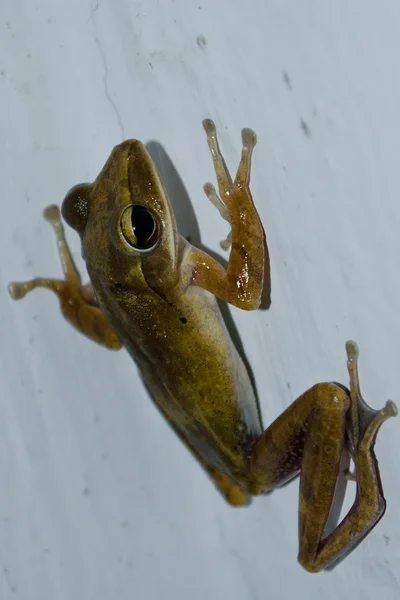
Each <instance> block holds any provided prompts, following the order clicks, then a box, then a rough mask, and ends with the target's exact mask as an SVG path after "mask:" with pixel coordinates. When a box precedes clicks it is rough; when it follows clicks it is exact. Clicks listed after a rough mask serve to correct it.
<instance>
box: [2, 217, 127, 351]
mask: <svg viewBox="0 0 400 600" xmlns="http://www.w3.org/2000/svg"><path fill="white" fill-rule="evenodd" d="M43 216H44V218H45V219H46V221H48V222H49V223H50V225H51V226H52V228H53V230H54V232H55V234H56V239H57V247H58V252H59V255H60V259H61V265H62V269H63V272H64V277H65V279H48V278H43V277H41V278H39V277H38V278H35V279H32V280H30V281H13V282H12V283H10V284H9V286H8V290H9V293H10V296H11V297H12V298H13V299H14V300H19V299H20V298H23V297H24V296H25V295H26V294H27V293H28V292H30V291H31V290H33V289H35V288H40V287H42V288H47V289H49V290H52V291H53V292H54V293H55V294H57V296H58V298H59V300H60V305H61V312H62V313H63V315H64V317H65V318H66V319H67V321H69V322H70V323H71V324H72V325H73V326H74V327H76V329H78V330H79V331H81V332H82V333H83V334H84V335H86V336H88V337H90V338H91V339H92V340H93V341H95V342H97V343H99V344H102V345H104V346H107V347H108V348H110V349H113V350H118V349H119V348H121V343H120V341H119V339H118V336H117V334H116V333H115V331H114V330H113V329H112V327H111V326H110V325H109V324H108V323H107V321H106V320H105V318H104V315H103V313H102V312H101V310H100V308H99V306H98V304H97V301H96V297H95V294H94V291H93V288H92V286H91V284H87V285H84V286H82V285H81V278H80V275H79V272H78V270H77V268H76V266H75V264H74V261H73V258H72V256H71V253H70V250H69V248H68V244H67V241H66V239H65V235H64V229H63V226H62V222H61V217H60V210H59V208H58V206H48V207H47V208H46V209H45V210H44V213H43Z"/></svg>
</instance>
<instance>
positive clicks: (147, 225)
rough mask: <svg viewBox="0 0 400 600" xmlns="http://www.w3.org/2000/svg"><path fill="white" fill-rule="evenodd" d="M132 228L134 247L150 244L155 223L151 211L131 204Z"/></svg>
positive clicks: (141, 247)
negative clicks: (134, 238) (134, 239)
mask: <svg viewBox="0 0 400 600" xmlns="http://www.w3.org/2000/svg"><path fill="white" fill-rule="evenodd" d="M131 222H132V229H133V232H134V234H135V237H136V247H137V248H139V249H145V248H148V247H149V246H151V245H152V236H153V233H154V228H155V223H154V219H153V217H152V215H151V213H150V212H149V211H148V210H147V208H145V207H144V206H140V205H137V206H132V213H131Z"/></svg>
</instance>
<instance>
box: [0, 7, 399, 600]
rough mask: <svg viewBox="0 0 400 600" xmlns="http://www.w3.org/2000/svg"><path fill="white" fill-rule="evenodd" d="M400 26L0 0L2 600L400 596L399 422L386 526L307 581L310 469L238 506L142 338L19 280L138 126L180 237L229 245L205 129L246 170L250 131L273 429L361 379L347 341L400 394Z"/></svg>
mask: <svg viewBox="0 0 400 600" xmlns="http://www.w3.org/2000/svg"><path fill="white" fill-rule="evenodd" d="M322 4H323V6H322ZM399 26H400V5H399V3H398V2H396V1H395V0H382V1H381V2H379V3H374V2H365V1H362V0H353V2H351V3H349V2H346V1H345V0H336V1H335V2H334V1H330V0H328V1H326V2H324V3H321V2H319V1H317V0H303V2H298V1H294V0H283V1H282V0H279V1H278V0H253V2H247V3H245V2H240V1H238V0H235V1H234V0H230V1H228V0H220V1H219V2H215V1H211V0H198V1H196V2H194V1H192V0H175V1H174V0H163V1H155V0H153V1H147V2H144V1H143V2H133V1H132V0H117V1H116V0H97V1H96V0H69V1H68V2H61V1H60V0H58V2H54V1H50V0H41V2H31V1H28V0H19V1H18V0H14V1H11V0H4V1H3V2H2V19H1V24H0V29H1V35H0V86H1V93H0V103H1V115H2V116H1V118H0V151H1V161H0V179H1V207H2V210H1V218H0V247H1V256H2V268H1V274H0V277H1V286H0V303H1V308H0V322H1V331H2V336H1V340H2V342H1V344H2V349H1V365H2V374H1V378H0V382H1V383H0V386H1V392H0V489H1V490H2V493H1V501H0V540H1V543H0V597H1V598H2V599H3V600H7V599H8V598H17V597H20V598H23V599H24V600H33V599H38V598H41V599H43V600H50V599H52V600H71V599H80V598H85V599H86V600H91V599H96V600H110V599H111V598H118V599H119V600H128V599H131V598H137V599H146V600H153V599H154V600H155V599H156V598H164V599H176V600H178V599H179V600H180V599H185V600H186V599H187V598H190V600H204V598H208V599H210V600H211V599H213V600H219V599H222V598H229V599H230V600H250V599H252V600H253V599H254V600H258V599H260V600H261V599H264V598H271V599H273V600H280V599H287V598H291V597H298V598H308V599H309V600H311V599H314V598H324V599H326V600H337V598H353V599H358V598H360V599H361V598H362V599H363V600H367V599H370V598H371V599H372V598H377V597H378V598H385V600H391V599H394V598H399V596H400V583H399V579H398V573H399V559H400V537H399V536H400V512H399V510H398V506H399V494H400V471H399V466H398V453H399V448H400V442H399V435H398V428H399V425H400V421H399V420H395V419H392V420H391V421H390V422H388V423H387V424H385V426H384V427H383V429H382V430H381V433H380V435H379V438H378V441H377V445H376V452H377V456H378V458H379V460H380V468H381V476H382V481H383V486H384V489H385V495H386V498H387V500H388V510H387V513H386V515H385V517H384V519H383V520H382V521H381V523H380V524H379V526H378V527H377V528H376V529H375V530H374V531H373V532H372V533H371V535H370V536H369V537H368V538H367V540H366V541H365V542H364V543H363V544H361V545H360V546H359V547H358V548H357V550H356V551H355V552H354V553H352V554H351V555H350V556H349V557H348V558H347V559H346V560H345V561H344V562H342V563H341V564H340V565H339V566H338V567H337V568H336V569H335V570H333V571H331V572H326V573H322V574H320V575H316V576H314V575H309V574H307V573H306V572H305V571H304V570H302V568H301V567H300V566H299V565H298V563H297V562H296V556H297V543H298V540H297V503H298V480H297V481H295V482H293V483H292V484H291V485H289V486H287V487H285V488H284V489H282V490H278V491H276V492H274V493H273V494H271V495H270V496H268V497H261V498H258V499H256V500H254V501H253V503H252V505H251V507H250V508H246V509H241V510H239V509H233V508H230V507H229V506H228V505H226V504H225V503H224V501H223V500H222V498H221V497H220V496H219V495H218V493H217V492H216V490H215V489H214V487H213V486H212V485H211V484H210V482H209V480H208V479H207V477H206V475H205V474H204V473H203V472H202V470H201V469H200V468H199V467H198V466H197V465H196V463H195V462H194V460H193V458H192V457H191V456H190V455H189V454H188V452H187V451H186V450H185V449H184V448H183V446H182V445H181V443H180V442H179V440H178V439H176V437H175V436H174V435H173V434H172V433H171V431H170V430H169V428H168V426H167V425H166V423H165V422H164V421H163V420H162V418H161V416H160V415H159V414H158V412H157V410H156V409H155V408H154V406H153V405H152V403H151V401H150V400H149V397H148V394H147V392H146V390H145V389H144V387H143V385H142V383H141V381H140V379H139V376H138V374H137V371H136V367H135V366H134V365H133V364H132V362H131V360H130V358H129V357H128V355H127V353H126V352H125V351H122V352H119V353H111V352H108V351H106V350H104V349H102V348H100V347H98V346H96V345H94V344H92V343H91V342H90V341H89V340H87V339H85V338H84V337H83V336H80V335H78V334H77V333H76V332H75V331H74V330H73V329H72V328H70V327H69V326H68V325H67V324H66V323H65V321H64V320H63V319H62V317H61V316H60V314H59V309H58V303H57V300H56V298H55V297H54V295H52V294H50V293H49V292H47V291H45V290H39V291H36V292H35V293H32V294H31V295H29V296H28V297H27V298H26V299H25V300H23V301H21V302H19V303H14V302H12V301H11V299H10V298H9V296H8V293H7V284H8V282H9V281H10V280H13V279H24V278H25V279H27V278H31V277H33V276H36V275H45V276H49V277H51V276H54V277H58V276H60V272H61V270H60V265H59V261H58V257H57V254H56V247H55V242H54V238H53V234H52V231H51V230H50V228H49V226H48V224H47V223H46V222H45V221H44V220H43V218H42V216H41V213H42V210H43V208H44V207H45V206H46V205H48V204H51V203H60V202H61V201H62V198H63V197H64V194H65V193H66V191H67V190H68V189H69V188H70V187H71V186H72V185H74V184H75V183H78V182H81V181H91V180H93V179H94V178H95V177H96V175H97V174H98V172H99V170H100V169H101V167H102V165H103V164H104V161H105V160H106V158H107V157H108V155H109V152H110V150H111V148H112V147H113V146H114V145H115V144H116V143H119V142H120V141H121V140H122V139H124V138H128V137H135V138H138V139H141V140H143V141H144V142H146V143H149V142H150V144H149V147H150V149H152V152H153V155H154V156H155V157H158V163H159V165H160V168H161V171H163V172H164V175H165V177H166V183H167V186H168V189H169V190H170V191H171V195H173V196H174V198H173V199H174V202H175V203H177V204H179V209H178V210H177V212H178V221H179V222H180V225H181V231H182V233H183V234H186V235H188V234H193V231H194V230H195V229H196V226H197V225H198V227H199V229H200V231H201V240H202V243H204V244H205V245H206V246H208V247H209V248H211V249H212V250H214V251H216V252H219V253H222V251H221V250H220V248H219V240H220V239H221V238H223V237H224V236H225V235H226V233H227V225H226V223H224V222H223V221H222V220H221V219H220V218H219V215H218V214H217V213H216V210H215V208H214V207H213V206H212V205H211V204H210V203H209V202H208V200H207V198H206V197H205V196H204V193H203V190H202V185H203V183H204V182H205V181H208V180H210V179H211V180H212V181H214V174H213V169H212V164H211V160H210V156H209V153H208V149H207V144H206V141H205V136H204V132H203V130H202V127H201V121H202V119H203V118H205V117H212V118H213V119H214V120H215V121H216V123H217V127H218V128H219V132H220V139H221V146H222V148H223V151H224V153H225V155H226V159H227V162H228V164H229V165H230V167H231V168H232V169H235V166H236V164H237V161H238V157H239V152H240V129H241V128H242V127H243V126H249V127H253V128H254V129H255V131H256V132H257V135H258V140H259V143H258V145H257V147H256V151H255V156H254V168H253V173H252V190H253V195H254V198H255V202H256V205H257V207H258V210H259V212H260V215H261V218H262V221H263V223H264V225H265V229H266V233H267V239H268V244H269V250H270V255H271V279H272V305H271V308H270V310H269V311H256V312H254V313H246V312H241V311H239V310H237V309H231V315H232V317H233V318H234V320H235V323H236V325H237V328H238V330H239V333H240V337H241V340H242V343H243V345H244V348H245V352H246V354H247V357H248V359H249V361H250V363H251V365H252V368H253V370H254V375H255V379H256V384H257V389H258V392H259V395H260V400H261V408H262V412H263V415H264V420H265V423H270V422H271V421H272V420H273V419H274V418H275V417H276V416H277V415H278V414H279V413H280V412H281V411H282V410H284V409H285V408H286V407H287V406H288V405H289V404H290V402H291V401H292V400H293V399H295V398H296V397H297V396H298V395H300V394H301V393H303V391H305V390H306V389H307V388H309V387H311V385H313V384H314V383H316V382H317V381H341V382H343V383H344V384H345V385H347V382H348V374H347V369H346V355H345V348H344V345H345V342H346V340H347V339H355V340H357V342H358V343H359V346H360V349H361V363H360V369H361V376H362V389H363V392H364V395H365V398H366V400H367V401H368V402H369V403H370V404H372V405H373V406H374V407H376V408H380V407H381V406H383V404H384V402H385V401H386V399H387V398H393V399H394V400H396V399H397V400H398V401H400V381H399V376H398V375H399V356H400V342H399V340H400V319H399V317H398V311H399V306H400V285H399V281H400V278H399V266H400V247H399V242H398V239H399V236H398V231H399V226H400V209H399V204H400V201H399V197H400V190H399V171H400V141H399V140H400V117H399V114H400V113H399V107H400V80H399V76H398V57H399V53H400V38H399ZM175 196H176V197H175ZM194 214H195V217H194ZM195 219H197V224H196V220H195ZM68 240H69V241H70V243H71V246H72V249H73V253H74V256H75V258H76V260H77V262H78V265H79V267H80V268H81V269H83V272H84V265H83V261H82V259H81V256H80V245H79V240H78V236H77V235H76V234H75V233H74V232H73V231H71V230H68ZM352 489H353V490H354V487H353V488H352Z"/></svg>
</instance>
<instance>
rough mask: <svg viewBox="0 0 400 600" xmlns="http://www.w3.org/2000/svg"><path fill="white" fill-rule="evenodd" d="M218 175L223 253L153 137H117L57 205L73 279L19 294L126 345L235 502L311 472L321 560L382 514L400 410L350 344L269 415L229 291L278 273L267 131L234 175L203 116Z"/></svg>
mask: <svg viewBox="0 0 400 600" xmlns="http://www.w3.org/2000/svg"><path fill="white" fill-rule="evenodd" d="M203 126H204V130H205V133H206V139H207V143H208V147H209V151H210V153H211V158H212V162H213V167H214V171H215V175H216V180H217V187H218V192H217V190H216V187H215V186H214V185H213V184H212V183H206V184H205V185H204V191H205V195H206V196H207V197H208V199H209V200H210V201H211V202H212V204H213V205H214V206H215V207H216V208H217V209H218V211H219V213H220V215H221V217H222V218H223V219H224V220H225V221H227V222H228V224H229V226H230V233H229V235H228V237H227V238H226V240H224V241H223V242H222V243H221V245H222V246H223V247H224V248H225V249H227V250H229V259H228V261H227V265H226V266H224V265H223V263H222V261H220V260H218V259H217V258H215V257H212V256H210V254H209V253H208V252H206V251H205V250H203V249H200V248H198V247H195V246H194V245H192V243H191V242H190V241H189V239H187V238H185V237H184V236H182V235H180V234H179V233H178V231H177V225H176V220H175V216H174V212H173V209H172V205H171V203H170V200H169V198H168V194H167V191H166V188H165V185H164V183H163V181H162V179H161V177H160V175H159V173H158V171H157V168H156V166H155V164H154V162H153V160H152V158H151V156H150V155H149V153H148V151H147V149H146V147H145V145H144V144H143V143H142V142H140V141H138V140H135V139H129V140H126V141H124V142H122V143H121V144H119V145H117V146H115V147H114V149H113V150H112V152H111V155H110V157H109V159H108V160H107V162H106V164H105V165H104V167H103V169H102V170H101V172H100V174H99V175H98V177H97V178H96V179H95V181H94V182H93V183H83V184H79V185H77V186H74V187H73V188H72V189H71V190H70V191H69V192H68V193H67V194H66V196H65V198H64V201H63V203H62V209H61V212H60V209H59V208H58V207H57V206H56V205H51V206H49V207H47V208H46V209H45V211H44V217H45V218H46V219H47V221H48V222H49V223H50V225H51V226H52V228H53V230H54V232H55V236H56V240H57V246H58V252H59V255H60V258H61V264H62V270H63V274H64V278H63V279H48V278H35V279H33V280H30V281H24V282H13V283H11V284H10V285H9V292H10V294H11V296H12V297H13V298H14V299H20V298H22V297H23V296H25V295H26V294H27V293H28V292H30V291H31V290H33V289H35V288H48V289H50V290H52V291H53V292H54V293H55V294H56V295H57V296H58V298H59V301H60V306H61V311H62V314H63V315H64V317H65V318H66V319H67V321H69V323H70V324H72V325H73V326H74V327H75V328H76V329H78V330H79V331H80V332H82V333H83V334H85V335H86V336H87V337H89V338H90V339H91V340H93V341H95V342H97V343H99V344H101V345H103V346H105V347H106V348H108V349H111V350H119V349H120V348H122V347H124V348H125V349H126V350H127V351H128V353H129V354H130V356H131V357H132V359H133V360H134V362H135V363H136V365H137V367H138V369H139V372H140V375H141V377H142V380H143V382H144V384H145V386H146V388H147V390H148V392H149V396H150V397H151V398H152V400H153V401H154V402H155V404H156V406H157V407H158V409H159V410H160V411H161V413H162V415H163V416H164V417H165V419H166V420H167V422H168V423H169V424H170V426H171V427H172V429H173V430H174V431H175V433H176V434H177V435H178V436H179V438H180V439H181V440H182V442H183V444H184V445H186V447H187V448H188V450H189V451H190V452H191V453H192V455H193V456H194V457H195V458H196V459H197V461H198V462H199V464H200V465H201V466H202V467H203V468H204V469H205V471H206V472H207V473H208V475H209V477H210V478H211V481H212V482H213V483H214V484H215V486H216V488H217V490H219V491H220V492H221V494H222V496H223V497H224V498H225V499H226V501H227V502H228V503H229V504H230V505H231V506H235V507H241V506H245V505H247V504H249V502H250V500H251V499H252V498H253V497H256V496H260V495H263V494H267V493H268V492H270V491H272V490H275V489H277V488H279V487H281V486H283V485H284V484H286V483H288V482H289V481H291V480H292V479H294V478H295V477H296V476H299V505H298V522H299V550H298V561H299V563H300V564H301V566H302V567H304V569H306V570H307V571H308V572H310V573H316V572H318V571H321V570H323V569H327V568H331V567H332V565H333V566H334V565H336V564H337V563H338V562H340V561H341V559H342V558H343V557H344V556H346V555H347V554H348V553H349V552H350V551H352V550H353V549H354V548H355V547H356V546H357V545H358V544H359V542H360V541H361V540H362V539H363V538H364V537H365V536H366V535H367V534H368V533H369V532H370V531H371V530H372V528H373V527H374V526H375V525H376V524H377V523H378V521H379V520H380V519H381V518H382V516H383V514H384V512H385V508H386V501H385V498H384V495H383V490H382V485H381V479H380V474H379V470H378V463H377V461H376V457H375V454H374V444H375V439H376V436H377V433H378V430H379V428H380V426H381V425H382V423H383V422H384V421H386V420H387V419H388V418H389V417H392V416H395V415H396V414H397V408H396V405H395V403H394V402H393V401H391V400H389V401H387V403H386V405H385V406H384V408H382V409H380V410H374V409H372V408H371V407H369V406H368V405H367V403H366V402H365V400H364V399H363V397H362V395H361V391H360V383H359V374H358V354H359V351H358V346H357V344H356V343H355V342H354V341H348V342H347V343H346V353H347V367H348V372H349V379H350V384H349V387H348V388H347V387H346V386H344V385H342V384H338V383H334V382H328V383H317V384H315V385H313V386H312V387H311V388H310V389H308V390H307V391H306V392H304V393H303V394H302V395H301V396H299V397H298V398H297V399H296V400H295V401H294V402H293V403H292V404H291V405H290V406H289V407H288V408H286V409H285V410H284V412H283V413H282V414H281V415H280V416H278V417H277V418H276V419H275V421H274V422H273V423H272V424H271V425H270V426H269V427H267V428H264V426H263V424H262V420H261V416H260V412H259V409H258V404H257V398H256V393H255V389H254V387H253V384H252V381H251V378H250V375H249V372H248V369H247V368H246V366H245V364H244V361H243V359H242V357H241V355H240V354H239V352H238V350H237V348H236V346H235V345H234V343H233V342H232V339H231V336H230V334H229V331H228V329H227V326H226V324H225V321H224V319H223V318H222V315H221V310H220V307H219V304H218V301H222V302H226V303H229V304H230V305H233V306H235V307H238V308H240V309H243V310H245V311H250V310H255V309H257V308H259V306H260V302H261V297H262V290H263V286H264V282H265V280H266V278H267V277H269V276H270V272H269V271H270V270H269V263H268V261H266V259H265V257H266V256H268V255H267V254H266V252H267V249H268V248H267V240H266V235H265V232H264V228H263V225H262V223H261V220H260V217H259V214H258V212H257V209H256V207H255V204H254V201H253V197H252V194H251V190H250V171H251V163H252V155H253V150H254V147H255V145H256V141H257V138H256V134H255V133H254V131H253V130H251V129H248V128H245V129H243V130H242V148H241V157H240V161H239V166H238V168H237V171H236V175H235V177H234V178H232V176H231V174H230V171H229V170H228V168H227V165H226V162H225V159H224V157H223V154H222V152H221V149H220V145H219V141H218V137H217V131H216V126H215V124H214V122H213V121H212V120H211V119H206V120H204V122H203ZM61 215H62V217H63V219H64V221H65V222H66V223H67V224H68V225H69V226H70V227H72V228H73V229H74V230H75V231H76V232H77V233H78V234H79V236H80V239H81V247H82V256H83V258H84V260H85V263H86V268H87V272H88V275H89V283H88V284H85V285H82V282H81V277H80V274H79V272H78V270H77V268H76V266H75V263H74V260H73V257H72V254H71V251H70V249H69V247H68V244H67V241H66V238H65V232H64V227H63V224H62V219H61ZM344 455H346V456H348V457H351V459H352V461H353V464H354V473H350V472H349V473H348V479H354V480H355V482H356V486H357V493H356V497H355V500H354V504H353V505H352V507H351V509H350V510H349V512H348V513H347V515H345V516H344V518H343V519H342V520H341V521H340V522H338V523H337V524H336V526H335V527H334V528H333V529H332V530H331V531H330V532H329V533H328V534H325V529H326V525H327V521H328V517H329V515H330V511H331V508H332V503H333V499H334V494H335V489H336V485H337V481H338V478H339V477H340V475H341V471H340V468H341V467H340V464H341V459H342V457H343V456H344Z"/></svg>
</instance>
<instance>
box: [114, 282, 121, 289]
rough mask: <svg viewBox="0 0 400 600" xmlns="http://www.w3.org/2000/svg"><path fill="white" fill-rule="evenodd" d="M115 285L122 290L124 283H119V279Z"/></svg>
mask: <svg viewBox="0 0 400 600" xmlns="http://www.w3.org/2000/svg"><path fill="white" fill-rule="evenodd" d="M114 285H115V287H116V288H117V290H120V289H121V288H122V283H118V281H116V282H115V283H114Z"/></svg>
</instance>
